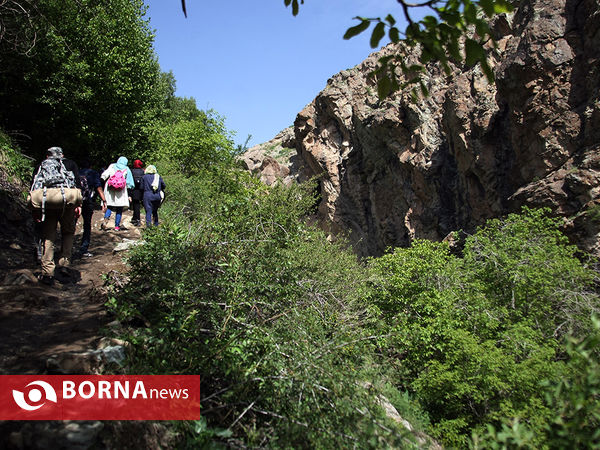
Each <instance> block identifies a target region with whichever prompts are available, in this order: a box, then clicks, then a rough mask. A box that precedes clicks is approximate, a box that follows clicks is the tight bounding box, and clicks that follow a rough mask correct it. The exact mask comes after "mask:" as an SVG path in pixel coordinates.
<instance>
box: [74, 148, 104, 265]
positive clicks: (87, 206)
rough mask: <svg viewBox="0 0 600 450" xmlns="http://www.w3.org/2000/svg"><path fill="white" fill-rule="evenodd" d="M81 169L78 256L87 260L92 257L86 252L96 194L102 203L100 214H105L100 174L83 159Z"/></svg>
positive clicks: (88, 244)
mask: <svg viewBox="0 0 600 450" xmlns="http://www.w3.org/2000/svg"><path fill="white" fill-rule="evenodd" d="M80 166H81V169H80V170H79V179H80V183H81V196H82V198H83V201H82V203H81V216H82V218H83V236H82V237H81V245H80V247H79V252H78V256H79V257H82V256H83V257H86V258H89V257H91V256H93V255H92V254H91V253H90V252H88V248H89V246H90V238H91V236H92V216H93V215H94V206H95V203H96V202H95V200H96V193H97V194H98V196H99V197H100V199H101V201H102V212H106V198H105V197H104V191H103V190H102V180H101V179H100V174H99V173H98V172H97V171H96V170H94V169H92V168H91V167H90V161H89V160H87V159H84V160H83V161H81V164H80Z"/></svg>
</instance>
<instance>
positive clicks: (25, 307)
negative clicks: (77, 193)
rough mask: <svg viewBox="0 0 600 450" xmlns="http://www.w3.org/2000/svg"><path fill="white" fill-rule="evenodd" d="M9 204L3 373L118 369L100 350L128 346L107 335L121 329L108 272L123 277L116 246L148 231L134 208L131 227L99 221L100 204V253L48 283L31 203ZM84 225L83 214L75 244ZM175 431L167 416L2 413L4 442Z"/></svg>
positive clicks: (127, 439)
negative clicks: (110, 300) (42, 277)
mask: <svg viewBox="0 0 600 450" xmlns="http://www.w3.org/2000/svg"><path fill="white" fill-rule="evenodd" d="M10 207H11V211H10V212H9V213H6V212H5V214H0V282H2V285H1V286H0V375H5V374H14V375H20V374H49V375H51V374H91V373H96V371H97V370H98V368H99V367H100V368H102V367H104V369H105V370H107V372H106V373H113V371H112V369H114V368H115V366H114V365H109V366H106V365H105V366H102V365H103V364H104V363H106V364H109V363H110V360H108V359H107V357H106V355H107V354H108V353H102V357H101V358H99V357H98V352H107V350H111V349H113V350H114V349H117V348H119V347H121V351H123V354H122V356H123V357H124V356H125V355H124V348H123V347H122V346H121V345H120V344H121V343H119V342H118V341H115V340H114V339H112V338H110V337H107V335H108V336H110V335H111V334H115V332H114V331H113V330H112V329H111V325H112V324H114V323H115V322H114V318H113V317H111V316H110V314H109V313H108V311H107V310H106V308H105V306H104V304H105V302H106V298H107V297H106V288H105V286H104V284H105V283H104V279H103V275H104V274H111V276H112V277H113V278H116V277H118V274H124V273H125V272H126V269H127V267H126V265H125V264H124V262H123V258H124V253H123V252H115V247H116V246H117V245H118V244H121V243H124V242H128V241H127V240H129V241H130V243H131V241H133V240H136V239H139V238H140V236H141V232H140V231H141V230H140V229H138V228H136V227H133V226H131V224H130V219H131V212H125V213H124V214H123V222H122V225H125V227H126V228H127V229H126V230H123V228H121V231H119V232H115V231H113V230H111V231H102V230H101V229H100V224H101V222H102V212H101V211H96V212H95V213H94V216H93V219H92V239H91V244H90V248H89V251H90V252H91V253H92V254H93V257H89V258H82V259H75V260H74V261H73V263H72V265H71V269H72V270H71V273H72V274H74V275H75V280H76V282H75V283H64V284H63V283H60V282H55V283H54V285H53V286H46V285H43V284H41V283H39V282H38V281H37V279H36V274H38V273H40V272H41V269H40V266H39V264H37V263H36V261H35V258H34V254H33V248H32V237H31V229H32V226H31V219H30V214H29V211H27V209H26V208H25V206H24V204H23V203H22V202H18V201H17V202H13V203H12V204H10ZM113 217H114V215H113ZM81 227H82V220H81V219H80V220H79V222H78V224H77V232H76V238H75V249H77V248H78V245H79V242H80V240H81V233H82V229H81ZM65 281H66V280H65ZM111 322H112V323H111ZM117 326H118V323H117ZM105 330H108V331H107V332H105ZM98 349H101V350H98ZM111 351H112V350H111ZM107 360H108V362H107ZM111 364H113V363H111ZM118 370H121V369H118ZM175 437H176V435H175V434H173V433H171V432H170V431H169V430H168V428H167V427H166V426H165V425H164V424H162V423H160V422H145V421H104V422H101V421H68V420H66V421H4V422H3V421H0V448H2V449H16V450H23V449H39V450H45V449H48V448H57V449H59V448H60V449H69V450H86V449H106V450H113V449H115V450H116V449H118V450H123V449H140V448H144V449H148V448H150V449H154V448H172V447H173V445H174V444H173V443H172V441H173V439H175Z"/></svg>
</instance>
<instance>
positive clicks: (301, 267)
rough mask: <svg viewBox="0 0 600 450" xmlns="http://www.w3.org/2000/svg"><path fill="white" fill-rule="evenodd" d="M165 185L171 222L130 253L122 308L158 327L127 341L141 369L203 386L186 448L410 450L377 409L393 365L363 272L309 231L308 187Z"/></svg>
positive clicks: (209, 177) (237, 179)
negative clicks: (381, 352) (195, 378)
mask: <svg viewBox="0 0 600 450" xmlns="http://www.w3.org/2000/svg"><path fill="white" fill-rule="evenodd" d="M169 186H170V189H171V190H172V191H173V192H177V194H176V195H173V201H172V202H171V207H172V208H173V211H172V213H171V214H170V218H169V220H167V221H165V222H163V225H161V227H159V228H157V229H152V230H150V231H149V232H147V233H146V234H145V235H144V245H143V246H139V247H136V248H135V249H134V250H133V251H132V254H131V256H130V259H129V263H130V265H131V271H130V277H131V281H130V283H129V284H128V285H127V286H126V288H125V289H124V291H123V292H122V293H121V295H120V296H119V300H118V303H120V304H123V305H127V308H124V307H121V308H120V313H121V318H122V319H123V320H125V319H127V317H129V318H130V319H135V318H136V317H137V318H140V317H141V318H143V321H144V322H145V323H149V324H150V326H149V327H147V328H140V329H137V330H136V331H135V332H134V333H133V334H132V335H131V336H130V337H129V339H130V340H131V341H132V342H133V343H134V344H136V345H134V349H135V357H134V361H135V364H137V365H138V367H139V368H140V370H144V371H146V372H147V371H149V370H150V371H152V372H154V373H182V372H184V373H199V374H201V375H202V392H203V402H202V406H203V411H202V414H203V417H204V419H203V420H205V422H202V423H195V424H194V423H188V424H186V425H184V427H185V431H186V433H185V435H186V436H187V438H188V444H189V445H190V446H192V447H193V446H198V445H208V444H207V443H208V442H212V441H215V440H220V441H223V442H227V443H228V444H229V445H248V446H265V445H268V446H270V447H286V448H290V447H294V448H295V447H306V446H309V447H317V448H339V447H348V446H354V445H356V446H360V447H366V448H376V447H381V446H398V445H405V444H406V445H409V444H410V445H412V444H411V442H413V443H414V438H412V436H411V435H410V436H409V434H408V433H407V431H406V430H405V429H404V428H403V427H402V426H401V425H399V424H398V423H396V422H394V421H393V420H392V419H390V418H388V417H387V416H386V415H385V412H384V410H383V409H382V407H381V405H380V403H379V401H378V393H379V392H380V388H379V386H380V385H381V384H383V382H382V381H381V380H385V378H386V375H385V372H386V370H387V368H386V367H385V366H380V365H378V364H377V363H376V362H375V361H374V359H375V356H374V355H375V349H376V340H377V338H378V336H376V335H372V334H370V332H369V330H370V329H372V328H373V327H374V324H373V323H371V322H373V321H374V320H375V318H374V317H373V316H372V314H370V313H369V311H368V308H367V307H366V306H365V304H364V301H363V297H362V293H364V290H365V279H366V272H365V271H364V268H363V267H361V266H360V265H359V263H358V262H357V259H356V257H355V256H354V255H353V254H352V253H351V252H350V251H349V250H347V249H346V248H345V245H344V244H343V243H338V244H332V243H328V242H327V240H326V239H325V236H324V234H323V233H322V232H320V231H317V230H315V229H313V228H311V227H309V226H307V225H305V224H304V222H303V220H302V219H303V217H304V216H305V215H306V213H307V211H308V210H309V208H310V207H311V206H312V203H313V202H314V199H313V194H312V189H309V188H305V187H298V186H295V187H292V188H285V187H281V186H279V187H275V188H266V187H265V186H263V185H260V184H257V183H256V181H255V180H253V179H252V178H251V177H250V176H248V175H246V174H243V173H239V172H235V171H234V172H227V171H205V172H203V176H202V177H194V178H187V177H184V176H173V177H172V178H171V179H170V183H169ZM179 202H181V203H179ZM115 307H116V308H119V305H118V304H117V305H115ZM133 370H136V369H135V368H134V369H133ZM371 380H377V381H378V383H377V385H376V386H375V383H373V384H374V386H373V387H372V388H369V389H367V388H366V387H365V383H366V382H370V381H371ZM387 389H388V391H386V392H392V393H395V392H396V391H395V389H394V388H392V387H388V388H387ZM396 395H399V394H397V393H396ZM404 407H405V409H409V407H408V406H407V405H406V404H405V405H404ZM415 415H416V414H415Z"/></svg>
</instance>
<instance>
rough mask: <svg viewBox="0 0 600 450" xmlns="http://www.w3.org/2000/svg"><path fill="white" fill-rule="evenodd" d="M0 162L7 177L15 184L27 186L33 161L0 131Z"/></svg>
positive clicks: (29, 181)
mask: <svg viewBox="0 0 600 450" xmlns="http://www.w3.org/2000/svg"><path fill="white" fill-rule="evenodd" d="M0 164H2V167H3V169H4V170H5V171H6V174H7V175H8V177H9V179H10V180H11V181H12V182H13V183H16V184H24V185H26V186H28V185H29V184H30V183H31V175H32V173H33V161H32V160H31V159H30V158H27V157H26V156H24V155H23V154H22V153H21V152H20V151H19V150H18V149H17V147H16V146H15V145H14V144H13V143H12V141H11V140H10V138H9V137H8V136H7V135H6V134H4V133H3V132H1V131H0Z"/></svg>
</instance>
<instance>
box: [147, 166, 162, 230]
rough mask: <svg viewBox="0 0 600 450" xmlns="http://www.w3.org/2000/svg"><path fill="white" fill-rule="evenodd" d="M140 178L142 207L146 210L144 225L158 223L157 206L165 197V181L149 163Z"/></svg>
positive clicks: (148, 225) (158, 206)
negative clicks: (142, 194) (142, 193)
mask: <svg viewBox="0 0 600 450" xmlns="http://www.w3.org/2000/svg"><path fill="white" fill-rule="evenodd" d="M144 172H145V175H144V178H142V191H143V192H144V197H143V198H144V209H145V210H146V227H150V226H152V219H154V226H157V225H158V208H160V205H161V203H162V201H163V199H164V198H165V187H166V186H165V182H164V181H163V179H162V177H161V176H160V175H159V174H158V172H157V170H156V167H155V166H153V165H150V166H148V167H146V170H145V171H144Z"/></svg>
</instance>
